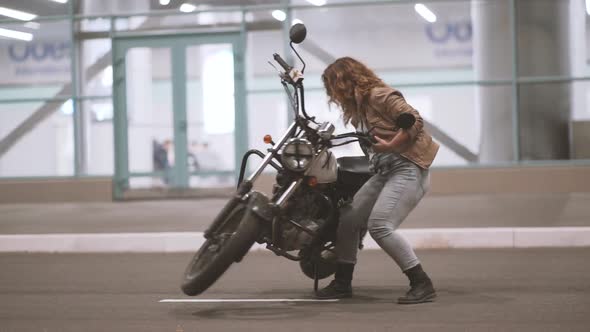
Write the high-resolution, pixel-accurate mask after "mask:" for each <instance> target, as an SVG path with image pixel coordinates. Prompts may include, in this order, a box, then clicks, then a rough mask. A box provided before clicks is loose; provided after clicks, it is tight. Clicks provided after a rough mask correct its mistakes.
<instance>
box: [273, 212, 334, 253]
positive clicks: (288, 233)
mask: <svg viewBox="0 0 590 332" xmlns="http://www.w3.org/2000/svg"><path fill="white" fill-rule="evenodd" d="M296 222H297V223H298V224H299V225H301V226H303V227H306V228H308V229H309V230H311V231H314V232H315V231H317V230H318V229H319V228H320V227H321V226H323V225H324V223H325V220H322V219H317V220H312V219H304V220H297V221H296ZM312 240H313V236H312V235H311V234H309V233H307V232H305V231H303V230H301V229H299V228H298V227H297V226H295V225H293V224H291V223H286V224H285V225H284V226H283V242H282V246H283V249H285V250H287V251H291V250H299V249H302V248H303V247H305V246H307V245H309V244H310V243H311V241H312Z"/></svg>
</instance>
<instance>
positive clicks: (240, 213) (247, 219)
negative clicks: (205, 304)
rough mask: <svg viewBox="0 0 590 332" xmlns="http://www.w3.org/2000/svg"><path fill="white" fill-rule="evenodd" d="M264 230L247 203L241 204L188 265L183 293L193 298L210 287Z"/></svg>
mask: <svg viewBox="0 0 590 332" xmlns="http://www.w3.org/2000/svg"><path fill="white" fill-rule="evenodd" d="M260 230H261V224H260V223H259V221H258V217H257V216H256V215H255V214H253V213H252V212H251V211H250V209H249V208H248V207H247V206H246V204H243V203H240V204H238V205H237V206H236V207H235V208H234V209H233V210H232V211H231V212H230V213H229V214H228V215H227V217H226V218H225V221H224V224H223V226H222V227H221V228H220V229H219V230H218V231H216V232H215V233H214V234H212V236H211V237H210V238H209V239H207V240H206V241H205V243H204V244H203V245H202V246H201V248H200V249H199V251H198V252H197V253H196V254H195V256H194V257H193V258H192V260H191V261H190V263H189V264H188V266H187V268H186V270H185V273H184V279H183V283H182V287H181V288H182V291H183V292H184V293H185V294H186V295H190V296H194V295H198V294H200V293H202V292H204V291H205V290H206V289H207V288H209V287H210V286H211V285H212V284H213V283H214V282H215V281H217V279H219V277H221V275H222V274H223V273H224V272H225V271H226V270H227V269H228V268H229V266H230V265H231V264H232V263H233V262H235V261H239V260H240V259H241V258H242V257H243V256H244V255H245V254H246V253H247V252H248V250H249V249H250V247H252V245H253V244H254V242H255V241H256V239H257V238H258V235H259V233H260Z"/></svg>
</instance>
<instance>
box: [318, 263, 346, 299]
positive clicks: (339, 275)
mask: <svg viewBox="0 0 590 332" xmlns="http://www.w3.org/2000/svg"><path fill="white" fill-rule="evenodd" d="M353 271H354V264H348V263H338V264H337V265H336V274H335V275H334V280H332V282H330V284H329V285H328V286H326V287H324V288H322V289H320V290H319V291H317V293H316V294H315V297H316V298H317V299H321V300H327V299H343V298H347V297H352V286H351V282H352V272H353Z"/></svg>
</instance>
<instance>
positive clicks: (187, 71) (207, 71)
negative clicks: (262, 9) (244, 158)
mask: <svg viewBox="0 0 590 332" xmlns="http://www.w3.org/2000/svg"><path fill="white" fill-rule="evenodd" d="M240 41H241V38H240V34H239V33H222V34H207V35H189V34H187V35H174V36H127V37H116V38H114V40H113V49H114V59H113V76H114V80H113V89H114V103H115V105H114V107H115V116H114V128H115V154H116V155H115V181H114V195H115V198H116V199H122V198H126V197H133V196H134V195H135V196H138V197H141V193H143V194H144V195H148V196H149V197H154V195H161V196H163V197H166V196H168V195H167V194H170V193H172V194H178V193H184V194H186V193H187V192H188V193H190V192H191V190H192V191H195V190H198V191H199V193H202V191H203V190H207V189H210V190H213V188H230V187H232V186H233V185H234V183H235V177H236V176H235V174H236V169H237V167H236V163H237V161H238V160H239V158H238V157H237V156H238V155H241V154H243V153H244V152H245V151H246V148H247V132H246V130H245V128H243V127H244V126H243V125H238V124H244V123H247V122H246V119H245V114H246V110H245V109H244V107H245V103H244V102H243V98H245V91H244V90H245V87H244V78H243V72H244V70H243V63H242V62H241V61H242V60H241V59H243V57H242V56H241V54H242V47H241V43H240ZM236 128H238V130H236ZM138 193H139V194H138ZM156 197H157V196H156Z"/></svg>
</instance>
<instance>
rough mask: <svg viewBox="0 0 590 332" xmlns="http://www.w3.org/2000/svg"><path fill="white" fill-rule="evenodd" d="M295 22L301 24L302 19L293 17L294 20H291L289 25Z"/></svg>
mask: <svg viewBox="0 0 590 332" xmlns="http://www.w3.org/2000/svg"><path fill="white" fill-rule="evenodd" d="M295 24H303V21H302V20H300V19H298V18H296V19H294V20H293V21H292V22H291V25H295Z"/></svg>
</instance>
